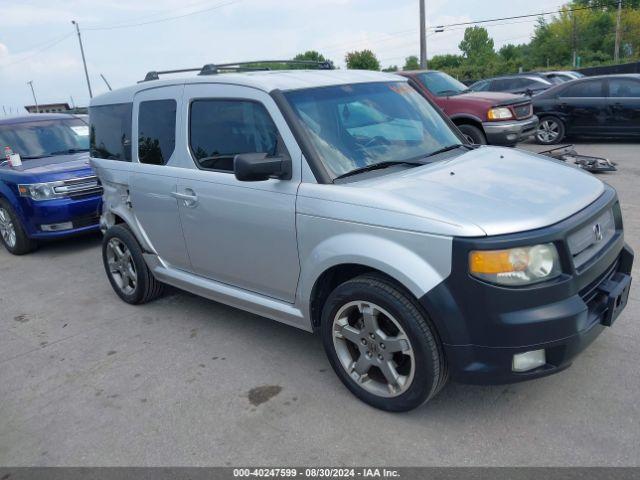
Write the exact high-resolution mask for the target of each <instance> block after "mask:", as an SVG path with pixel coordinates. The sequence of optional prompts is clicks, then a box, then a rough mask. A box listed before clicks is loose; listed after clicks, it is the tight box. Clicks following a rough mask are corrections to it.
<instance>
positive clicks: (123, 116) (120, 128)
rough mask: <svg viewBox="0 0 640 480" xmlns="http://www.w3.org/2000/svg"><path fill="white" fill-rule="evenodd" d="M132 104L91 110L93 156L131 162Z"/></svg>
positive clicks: (104, 106)
mask: <svg viewBox="0 0 640 480" xmlns="http://www.w3.org/2000/svg"><path fill="white" fill-rule="evenodd" d="M131 112H132V104H131V103H117V104H113V105H101V106H98V107H91V108H89V124H90V127H89V140H90V148H91V156H92V157H94V158H104V159H107V160H119V161H121V162H130V161H131Z"/></svg>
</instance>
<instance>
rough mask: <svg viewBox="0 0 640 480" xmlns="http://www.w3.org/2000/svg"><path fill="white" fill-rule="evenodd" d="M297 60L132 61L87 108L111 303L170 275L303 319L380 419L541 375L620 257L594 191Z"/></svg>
mask: <svg viewBox="0 0 640 480" xmlns="http://www.w3.org/2000/svg"><path fill="white" fill-rule="evenodd" d="M260 65H261V66H264V65H263V64H262V63H261V64H260ZM305 66H306V67H309V69H307V70H279V71H278V70H274V71H250V72H247V71H246V70H251V68H250V67H249V66H248V65H246V64H233V65H230V64H227V65H206V66H205V67H203V68H202V69H197V70H198V71H199V75H193V76H192V77H187V78H184V77H183V78H173V79H172V78H170V77H169V78H168V79H162V80H160V79H159V76H161V75H164V74H170V73H175V71H172V72H150V73H149V74H148V75H147V78H146V79H145V81H142V82H140V83H139V84H137V85H135V86H132V87H129V88H124V89H121V90H116V91H113V92H109V93H107V94H104V95H102V96H100V97H97V98H95V99H93V101H92V102H91V107H90V123H91V130H90V138H91V157H92V165H93V167H94V168H95V170H96V171H97V173H98V176H99V178H100V180H101V182H102V185H103V187H104V197H103V200H104V207H103V209H104V210H103V213H102V218H101V226H102V230H103V232H104V243H103V260H104V266H105V269H106V273H107V276H108V278H109V281H110V282H111V285H112V286H113V288H114V290H115V292H116V293H117V294H118V296H119V297H120V298H121V299H122V300H124V301H125V302H128V303H132V304H141V303H145V302H148V301H150V300H153V299H155V298H157V297H158V296H159V295H161V294H162V290H163V286H164V285H173V286H175V287H178V288H181V289H184V290H187V291H190V292H193V293H195V294H197V295H201V296H203V297H207V298H209V299H212V300H215V301H219V302H223V303H226V304H229V305H232V306H235V307H237V308H241V309H243V310H247V311H249V312H253V313H256V314H258V315H262V316H264V317H268V318H271V319H274V320H277V321H280V322H283V323H286V324H289V325H292V326H295V327H298V328H302V329H305V330H308V331H310V332H314V331H317V332H319V333H320V335H321V337H322V340H323V343H324V348H325V350H326V353H327V356H328V359H329V362H330V363H331V366H332V367H333V369H334V370H335V372H336V374H337V375H338V376H339V377H340V379H341V380H342V382H343V383H344V384H345V385H346V387H347V388H348V389H349V390H351V392H353V393H354V394H355V395H356V396H357V397H358V398H360V399H361V400H363V401H365V402H367V403H369V404H370V405H373V406H375V407H378V408H381V409H385V410H391V411H403V410H409V409H412V408H414V407H417V406H418V405H420V404H422V403H423V402H425V401H427V400H429V399H430V398H433V396H434V395H436V394H437V393H438V391H439V390H440V389H441V388H442V387H443V386H444V384H445V383H446V381H447V379H449V378H451V379H452V380H456V381H461V382H467V383H508V382H518V381H522V380H528V379H533V378H538V377H541V376H544V375H549V374H552V373H555V372H558V371H560V370H562V369H564V368H566V367H568V366H569V365H570V364H571V362H572V361H573V359H574V358H575V357H576V355H577V354H578V353H579V352H580V351H581V350H583V349H584V348H586V347H587V346H588V345H589V344H590V343H591V342H592V341H593V340H594V339H595V338H596V337H597V336H598V335H599V334H600V333H601V332H602V330H603V329H604V328H605V327H608V326H611V325H612V323H613V322H614V320H615V319H616V318H617V317H618V315H619V314H620V312H621V311H622V309H623V308H624V307H625V305H626V302H627V298H628V295H629V286H630V283H631V277H630V272H631V265H632V261H633V252H632V251H631V249H630V248H629V247H628V246H627V245H626V244H625V242H624V236H623V227H622V217H621V213H620V205H619V203H618V198H617V195H616V192H615V191H614V190H613V189H612V188H611V187H609V186H607V185H605V184H604V183H603V182H601V181H600V180H598V179H597V178H596V177H594V176H593V175H591V174H588V173H585V172H583V171H581V170H579V169H577V168H575V167H573V166H570V165H566V164H563V163H561V162H558V161H555V160H550V159H549V158H546V157H541V156H538V155H535V154H532V153H527V152H524V151H521V150H516V149H509V148H498V147H488V146H477V145H470V144H468V143H466V140H465V139H464V137H463V136H462V135H461V134H460V132H458V131H457V129H456V128H455V127H454V126H453V125H452V124H451V123H450V122H449V120H448V119H447V118H446V117H445V116H444V115H443V114H442V112H440V111H439V110H438V108H437V107H435V106H434V105H433V104H431V103H430V102H429V101H428V100H427V99H425V98H423V97H422V96H421V95H420V94H419V93H418V92H416V91H415V90H414V89H412V88H411V87H410V86H409V85H408V84H407V79H406V78H403V77H400V76H396V75H392V74H385V73H378V72H363V71H344V70H342V71H340V70H333V69H331V68H329V67H330V65H327V64H317V65H316V64H305ZM292 361H293V359H292ZM213 381H215V379H213Z"/></svg>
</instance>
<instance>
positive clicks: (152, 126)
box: [138, 100, 176, 165]
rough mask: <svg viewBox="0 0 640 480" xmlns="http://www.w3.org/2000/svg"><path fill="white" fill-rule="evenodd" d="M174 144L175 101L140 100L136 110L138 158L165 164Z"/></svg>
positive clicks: (142, 161) (150, 162) (154, 163)
mask: <svg viewBox="0 0 640 480" xmlns="http://www.w3.org/2000/svg"><path fill="white" fill-rule="evenodd" d="M175 145H176V101H175V100H150V101H147V102H140V106H139V111H138V160H140V163H149V164H152V165H166V163H167V162H168V161H169V158H171V155H172V154H173V150H174V148H175Z"/></svg>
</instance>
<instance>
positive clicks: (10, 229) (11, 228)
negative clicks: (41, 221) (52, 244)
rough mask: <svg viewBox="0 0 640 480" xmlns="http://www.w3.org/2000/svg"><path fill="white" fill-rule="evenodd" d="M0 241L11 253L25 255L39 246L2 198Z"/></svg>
mask: <svg viewBox="0 0 640 480" xmlns="http://www.w3.org/2000/svg"><path fill="white" fill-rule="evenodd" d="M0 241H2V244H3V245H4V246H5V248H6V249H7V251H8V252H9V253H12V254H13V255H24V254H26V253H29V252H32V251H33V250H35V249H36V248H37V246H38V244H37V242H36V241H35V240H31V239H30V238H29V237H28V235H27V232H26V231H25V229H24V227H23V226H22V222H20V219H19V218H18V215H16V212H15V211H14V210H13V208H12V207H11V205H10V204H9V202H7V201H6V200H5V199H3V198H0Z"/></svg>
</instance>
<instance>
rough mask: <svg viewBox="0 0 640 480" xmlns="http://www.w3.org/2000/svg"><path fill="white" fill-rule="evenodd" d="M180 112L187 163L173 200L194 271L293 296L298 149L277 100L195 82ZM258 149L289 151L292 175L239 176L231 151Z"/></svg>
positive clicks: (265, 292) (244, 89) (276, 295)
mask: <svg viewBox="0 0 640 480" xmlns="http://www.w3.org/2000/svg"><path fill="white" fill-rule="evenodd" d="M182 113H183V116H184V118H185V119H186V122H187V127H186V128H185V130H184V131H185V132H186V137H187V143H188V145H187V148H185V149H183V150H182V155H183V156H184V158H183V162H182V163H183V165H184V166H185V167H186V166H189V168H182V169H180V172H179V179H178V194H179V195H181V196H183V197H182V198H183V199H181V200H180V201H179V208H180V216H181V219H182V225H183V228H184V234H185V238H186V243H187V250H188V252H189V256H190V258H191V263H192V265H193V270H194V272H195V273H197V274H199V275H202V276H204V277H207V278H210V279H212V280H216V281H219V282H222V283H226V284H228V285H233V286H236V287H240V288H243V289H245V290H249V291H252V292H256V293H259V294H262V295H265V296H269V297H272V298H276V299H279V300H283V301H287V302H291V303H293V302H294V300H295V292H296V287H297V283H298V275H299V272H300V265H299V261H298V246H297V239H296V217H295V212H296V194H297V190H298V186H299V184H300V179H301V155H302V153H301V151H300V149H299V147H298V146H297V143H296V142H295V140H294V138H293V135H292V134H291V132H290V131H289V129H288V126H287V124H286V122H285V120H284V118H283V117H282V114H281V113H280V111H279V110H278V108H277V106H276V104H275V102H274V101H273V99H272V98H271V97H270V96H269V95H268V94H267V93H265V92H262V91H259V90H257V89H254V88H248V87H241V86H235V85H224V84H217V85H216V84H194V85H187V86H186V87H185V100H184V105H183V112H182ZM256 152H260V153H267V154H268V155H288V156H290V158H291V159H292V163H293V174H292V179H291V180H280V179H270V180H266V181H259V182H241V181H239V180H237V179H236V177H235V175H234V172H233V158H234V157H235V155H236V154H240V153H256Z"/></svg>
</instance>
